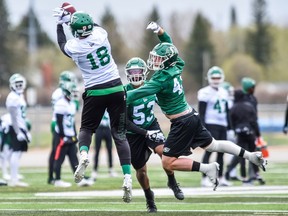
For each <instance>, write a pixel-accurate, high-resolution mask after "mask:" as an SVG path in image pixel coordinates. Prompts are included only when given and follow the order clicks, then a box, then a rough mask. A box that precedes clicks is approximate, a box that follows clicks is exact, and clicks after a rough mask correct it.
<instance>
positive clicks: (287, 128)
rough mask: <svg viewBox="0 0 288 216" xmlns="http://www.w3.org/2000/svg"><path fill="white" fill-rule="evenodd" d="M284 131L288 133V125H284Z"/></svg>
mask: <svg viewBox="0 0 288 216" xmlns="http://www.w3.org/2000/svg"><path fill="white" fill-rule="evenodd" d="M283 133H284V134H287V133H288V126H284V127H283Z"/></svg>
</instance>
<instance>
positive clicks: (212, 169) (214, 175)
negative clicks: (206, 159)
mask: <svg viewBox="0 0 288 216" xmlns="http://www.w3.org/2000/svg"><path fill="white" fill-rule="evenodd" d="M219 169H220V168H219V164H218V163H217V162H213V163H210V164H209V168H208V171H207V172H206V173H205V174H206V175H207V176H208V178H209V179H210V181H211V182H212V184H213V185H214V188H213V190H214V191H215V190H216V188H217V187H218V185H219V180H218V172H219Z"/></svg>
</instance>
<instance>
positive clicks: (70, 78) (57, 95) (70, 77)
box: [48, 71, 79, 184]
mask: <svg viewBox="0 0 288 216" xmlns="http://www.w3.org/2000/svg"><path fill="white" fill-rule="evenodd" d="M66 82H74V83H75V85H77V79H76V76H75V75H74V73H73V72H71V71H63V72H61V74H60V76H59V86H58V88H57V89H56V90H55V91H54V92H53V93H52V96H51V104H52V109H53V110H54V105H55V103H56V102H57V101H58V100H60V99H61V98H63V97H64V94H63V90H62V88H61V87H62V86H63V85H64V83H66ZM73 99H74V98H73ZM74 102H75V103H76V108H77V106H79V100H78V99H77V100H74ZM77 110H78V109H77ZM55 125H56V116H55V115H54V113H53V115H52V121H51V133H52V136H53V135H54V131H55ZM53 139H54V137H53V138H52V140H53ZM55 151H56V149H55V146H54V145H53V141H52V149H51V152H50V156H49V164H48V184H54V177H53V167H54V165H53V163H54V157H55Z"/></svg>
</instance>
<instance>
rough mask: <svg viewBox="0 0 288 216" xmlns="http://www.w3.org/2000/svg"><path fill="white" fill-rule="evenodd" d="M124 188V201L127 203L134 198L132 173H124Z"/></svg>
mask: <svg viewBox="0 0 288 216" xmlns="http://www.w3.org/2000/svg"><path fill="white" fill-rule="evenodd" d="M122 189H123V192H124V194H123V198H122V199H123V201H124V202H126V203H129V202H131V200H132V178H131V175H130V174H125V175H124V181H123V185H122Z"/></svg>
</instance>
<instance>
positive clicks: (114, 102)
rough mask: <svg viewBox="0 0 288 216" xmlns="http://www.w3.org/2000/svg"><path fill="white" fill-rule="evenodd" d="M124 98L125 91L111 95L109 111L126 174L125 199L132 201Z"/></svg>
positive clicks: (125, 200) (112, 129) (117, 148)
mask: <svg viewBox="0 0 288 216" xmlns="http://www.w3.org/2000/svg"><path fill="white" fill-rule="evenodd" d="M124 98H125V93H124V91H123V92H117V93H113V94H111V95H109V97H108V100H109V105H108V107H107V111H108V113H109V116H110V125H111V134H112V137H113V139H114V142H115V146H116V150H117V153H118V157H119V160H120V165H121V168H122V172H123V174H124V180H123V186H122V188H123V191H124V195H123V201H124V202H130V201H131V200H132V178H131V153H130V147H129V144H128V141H127V139H126V101H125V99H124Z"/></svg>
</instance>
